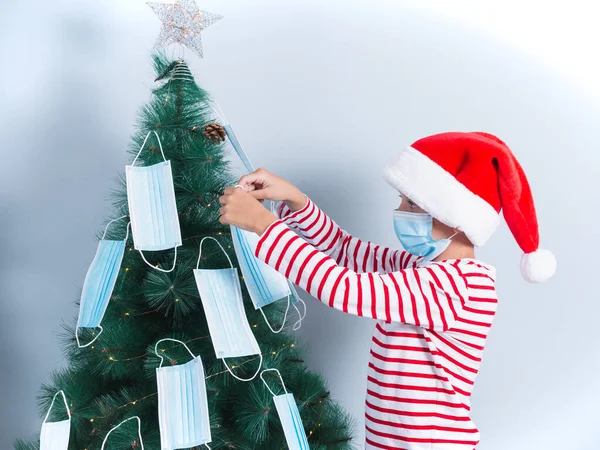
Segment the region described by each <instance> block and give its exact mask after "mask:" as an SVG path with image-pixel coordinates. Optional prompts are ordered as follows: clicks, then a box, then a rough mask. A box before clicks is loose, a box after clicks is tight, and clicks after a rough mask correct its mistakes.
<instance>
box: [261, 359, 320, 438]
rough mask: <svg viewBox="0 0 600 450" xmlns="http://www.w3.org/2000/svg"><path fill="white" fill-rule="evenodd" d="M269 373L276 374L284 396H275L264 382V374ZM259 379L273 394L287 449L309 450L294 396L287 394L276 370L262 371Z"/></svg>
mask: <svg viewBox="0 0 600 450" xmlns="http://www.w3.org/2000/svg"><path fill="white" fill-rule="evenodd" d="M269 371H273V372H277V375H279V379H280V380H281V384H282V386H283V390H284V391H285V394H282V395H276V394H275V393H274V392H273V391H272V390H271V388H270V387H269V385H268V384H267V382H266V381H265V378H264V377H263V375H264V374H265V372H269ZM260 378H261V379H262V381H263V383H265V386H267V389H268V390H269V391H270V392H271V394H273V401H274V402H275V407H276V408H277V414H278V415H279V421H280V422H281V426H282V428H283V433H284V435H285V441H286V442H287V445H288V448H289V449H290V450H310V446H309V445H308V439H307V438H306V432H305V431H304V425H303V424H302V419H301V418H300V412H299V411H298V405H297V404H296V400H295V399H294V395H293V394H292V393H291V392H288V391H287V389H286V388H285V384H284V382H283V379H282V378H281V374H280V373H279V371H278V370H277V369H266V370H263V371H262V372H261V374H260Z"/></svg>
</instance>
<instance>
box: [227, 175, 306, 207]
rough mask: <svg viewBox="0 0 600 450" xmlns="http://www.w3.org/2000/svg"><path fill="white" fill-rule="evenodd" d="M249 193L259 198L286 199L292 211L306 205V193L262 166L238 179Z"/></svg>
mask: <svg viewBox="0 0 600 450" xmlns="http://www.w3.org/2000/svg"><path fill="white" fill-rule="evenodd" d="M238 184H240V185H242V186H243V187H244V189H246V190H247V191H248V193H249V194H250V195H251V196H252V197H254V198H255V199H258V200H261V201H262V200H271V201H279V200H281V201H284V202H286V203H287V205H288V206H289V207H290V209H291V210H292V211H297V210H299V209H301V208H302V207H304V206H305V205H306V197H305V196H304V194H303V193H302V192H301V191H300V189H298V188H297V187H296V186H294V185H293V184H292V183H290V182H289V181H287V180H285V179H283V178H281V177H279V176H277V175H275V174H274V173H271V172H269V171H268V170H266V169H263V168H260V169H257V170H255V171H254V172H252V173H249V174H248V175H244V176H243V177H242V178H240V181H238Z"/></svg>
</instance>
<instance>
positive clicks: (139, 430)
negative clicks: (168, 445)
mask: <svg viewBox="0 0 600 450" xmlns="http://www.w3.org/2000/svg"><path fill="white" fill-rule="evenodd" d="M133 419H136V420H137V423H138V437H139V439H140V440H139V444H138V445H139V446H140V447H139V448H140V450H144V440H143V439H142V421H141V420H140V418H139V417H138V416H133V417H130V418H129V419H125V420H124V421H122V422H121V423H120V424H119V425H117V426H116V427H113V428H112V429H111V430H110V431H109V432H108V433H106V436H104V440H103V441H102V447H101V448H100V450H104V446H105V445H106V441H108V436H110V434H111V433H112V432H113V431H115V430H116V429H117V428H120V427H121V425H123V424H124V423H126V422H129V421H130V420H133ZM131 448H137V445H136V441H134V442H133V443H132V444H131Z"/></svg>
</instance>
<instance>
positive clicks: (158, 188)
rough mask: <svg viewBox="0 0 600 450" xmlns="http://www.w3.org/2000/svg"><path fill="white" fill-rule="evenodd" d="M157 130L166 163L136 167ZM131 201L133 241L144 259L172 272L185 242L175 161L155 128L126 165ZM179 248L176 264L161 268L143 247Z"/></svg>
mask: <svg viewBox="0 0 600 450" xmlns="http://www.w3.org/2000/svg"><path fill="white" fill-rule="evenodd" d="M151 133H154V134H155V136H156V139H157V140H158V146H159V147H160V152H161V154H162V157H163V160H164V161H163V162H161V163H158V164H154V165H152V166H146V167H135V162H136V161H137V159H138V157H139V156H140V153H141V152H142V150H143V149H144V146H145V145H146V142H147V141H148V138H149V137H150V134H151ZM125 175H126V179H127V202H128V205H129V215H130V216H131V229H132V232H133V244H134V247H135V249H136V250H138V251H139V252H140V255H141V256H142V259H143V260H144V261H145V262H146V264H148V265H149V266H150V267H152V268H153V269H156V270H159V271H161V272H172V271H173V269H175V264H176V263H177V247H179V246H181V245H182V240H181V229H180V226H179V215H178V213H177V203H176V201H175V187H174V185H173V172H172V170H171V161H167V159H166V158H165V153H164V151H163V148H162V143H161V141H160V137H159V136H158V133H156V131H151V132H149V133H148V135H147V136H146V139H144V143H143V144H142V146H141V148H140V151H139V152H138V154H137V155H136V157H135V159H134V160H133V162H132V163H131V165H128V166H126V168H125ZM171 248H174V249H175V256H174V259H173V267H172V268H171V269H169V270H165V269H161V268H158V267H155V266H153V265H152V264H150V263H149V262H148V261H147V260H146V258H145V257H144V253H143V250H147V251H159V250H167V249H171Z"/></svg>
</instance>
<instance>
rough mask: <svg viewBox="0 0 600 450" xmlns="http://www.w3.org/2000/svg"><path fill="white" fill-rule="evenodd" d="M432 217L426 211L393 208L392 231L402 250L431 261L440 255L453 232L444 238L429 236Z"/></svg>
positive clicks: (450, 240) (447, 244) (450, 239)
mask: <svg viewBox="0 0 600 450" xmlns="http://www.w3.org/2000/svg"><path fill="white" fill-rule="evenodd" d="M432 229H433V217H432V216H431V215H430V214H427V213H414V212H407V211H398V210H397V209H395V210H394V231H395V232H396V236H397V237H398V240H399V241H400V244H402V247H403V248H404V250H406V251H407V252H409V253H410V254H412V255H415V256H422V257H423V258H424V259H425V260H427V261H431V260H433V259H435V258H436V257H438V256H439V255H441V254H442V253H443V252H444V251H445V250H446V249H447V248H448V246H449V245H450V243H451V242H452V238H453V237H454V236H456V235H457V234H458V232H456V233H454V234H453V235H452V236H450V237H449V238H446V239H440V240H435V239H434V238H433V237H432V236H431V231H432Z"/></svg>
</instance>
